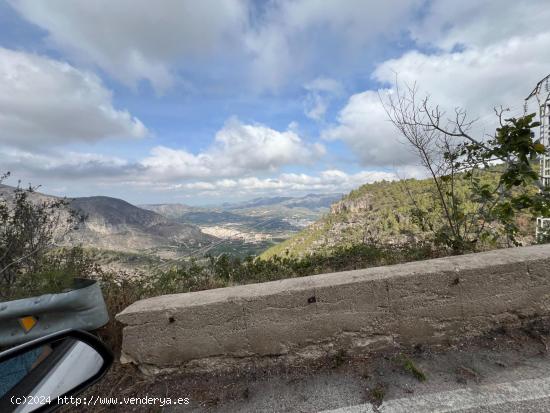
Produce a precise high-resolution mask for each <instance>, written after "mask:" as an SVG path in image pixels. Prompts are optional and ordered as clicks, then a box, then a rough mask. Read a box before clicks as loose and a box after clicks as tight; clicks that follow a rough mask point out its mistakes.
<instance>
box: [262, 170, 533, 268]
mask: <svg viewBox="0 0 550 413" xmlns="http://www.w3.org/2000/svg"><path fill="white" fill-rule="evenodd" d="M482 179H483V181H485V182H487V183H488V184H496V182H497V179H498V178H497V174H496V173H486V174H484V176H483V178H482ZM455 190H456V192H457V193H458V194H459V196H461V197H462V198H463V199H467V198H469V190H468V182H467V181H466V180H465V179H462V180H459V181H458V182H457V185H456V189H455ZM413 199H414V202H413ZM433 200H434V185H433V183H432V181H431V180H430V179H423V180H417V179H407V180H402V181H394V182H387V181H382V182H376V183H373V184H366V185H363V186H361V187H359V188H358V189H356V190H353V191H351V192H350V193H349V195H348V196H346V197H344V199H343V200H342V201H340V202H338V203H336V204H335V205H334V206H333V208H332V211H331V212H330V213H329V214H326V215H325V216H323V217H322V218H321V219H320V220H319V221H318V222H316V223H315V224H313V225H311V226H310V227H308V228H306V229H305V230H303V231H301V232H300V233H298V234H296V235H294V236H293V237H291V238H289V239H288V240H286V241H284V242H282V243H281V244H278V245H276V246H274V247H272V248H270V249H268V250H267V251H265V252H264V253H263V254H262V255H261V258H263V259H268V258H271V257H273V256H294V257H302V256H305V255H308V254H310V253H312V252H314V251H315V252H317V253H320V252H324V253H327V254H331V253H332V250H333V249H334V248H338V247H339V246H344V247H348V248H349V247H352V246H354V245H361V244H371V243H373V244H390V245H394V244H398V245H401V244H407V243H410V242H412V243H418V242H424V241H428V240H429V238H430V235H431V234H430V233H429V231H428V230H427V229H426V227H425V226H423V225H422V223H421V222H419V220H418V218H417V217H416V216H415V214H414V211H415V208H416V209H417V210H419V211H425V213H424V215H423V219H424V221H425V222H427V221H432V222H435V223H436V225H437V224H441V222H442V218H441V214H440V210H439V208H437V205H434V201H433ZM476 208H477V205H476V203H475V202H473V201H466V202H465V209H466V210H467V211H468V212H473V211H475V210H476ZM520 222H521V225H522V228H521V231H522V232H521V234H522V235H524V236H525V237H526V236H527V235H528V233H529V231H532V225H534V224H533V223H532V222H531V220H530V219H529V218H524V219H523V220H521V221H520ZM494 246H496V245H494Z"/></svg>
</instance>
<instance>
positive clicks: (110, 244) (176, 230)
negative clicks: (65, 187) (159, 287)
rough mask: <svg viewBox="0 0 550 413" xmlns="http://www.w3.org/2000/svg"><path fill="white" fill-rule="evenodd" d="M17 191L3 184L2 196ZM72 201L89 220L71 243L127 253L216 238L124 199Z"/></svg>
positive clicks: (187, 246) (181, 247)
mask: <svg viewBox="0 0 550 413" xmlns="http://www.w3.org/2000/svg"><path fill="white" fill-rule="evenodd" d="M13 190H14V188H12V187H9V186H5V185H2V186H1V188H0V197H2V198H4V199H8V200H9V199H11V198H12V197H13ZM54 198H55V197H53V196H50V195H45V194H41V193H38V192H35V193H33V194H31V199H32V200H35V201H44V200H48V199H54ZM68 201H69V207H70V208H71V209H73V210H75V211H77V212H78V213H79V214H80V215H82V216H84V217H85V220H84V222H83V223H82V224H81V225H79V228H78V229H77V230H75V231H72V232H71V233H69V235H67V237H66V239H65V240H64V243H65V244H67V245H76V244H82V245H84V246H86V247H94V248H100V249H108V250H113V251H124V252H135V251H143V250H151V249H153V250H155V251H160V250H163V249H166V250H177V251H179V252H183V253H185V252H187V251H192V250H195V249H197V248H200V247H201V246H204V245H207V244H209V243H212V242H214V241H215V240H216V238H215V237H212V236H210V235H207V234H205V233H203V232H202V231H201V230H200V228H198V227H197V226H195V225H192V224H186V223H181V222H176V221H173V220H171V219H168V218H166V217H164V216H162V215H160V214H157V213H156V212H153V211H148V210H145V209H142V208H138V207H136V206H135V205H132V204H130V203H128V202H126V201H123V200H121V199H117V198H110V197H106V196H93V197H85V198H72V199H68Z"/></svg>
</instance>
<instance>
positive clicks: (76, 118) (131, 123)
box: [0, 48, 148, 146]
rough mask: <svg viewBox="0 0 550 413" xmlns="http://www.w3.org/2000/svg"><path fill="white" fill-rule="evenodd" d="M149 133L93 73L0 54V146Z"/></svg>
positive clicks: (30, 56) (45, 60)
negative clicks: (117, 104) (116, 105)
mask: <svg viewBox="0 0 550 413" xmlns="http://www.w3.org/2000/svg"><path fill="white" fill-rule="evenodd" d="M147 134H148V131H147V128H146V127H145V126H144V125H143V124H142V123H141V122H140V121H139V119H137V118H135V117H133V116H132V115H131V114H130V113H128V112H127V111H123V110H117V109H115V108H114V107H113V104H112V95H111V92H110V91H109V90H108V89H106V88H105V87H104V86H103V84H102V82H101V80H100V79H99V78H98V77H97V76H95V75H94V74H92V73H89V72H83V71H80V70H78V69H76V68H74V67H73V66H71V65H69V64H67V63H62V62H59V61H56V60H53V59H50V58H46V57H41V56H38V55H34V54H29V53H24V52H18V51H13V50H9V49H4V48H0V143H8V144H11V145H16V146H29V145H45V144H47V145H51V144H61V143H66V142H70V141H86V142H89V141H95V140H99V139H103V138H109V137H134V138H138V137H144V136H146V135H147Z"/></svg>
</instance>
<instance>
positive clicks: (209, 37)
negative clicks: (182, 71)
mask: <svg viewBox="0 0 550 413" xmlns="http://www.w3.org/2000/svg"><path fill="white" fill-rule="evenodd" d="M10 3H11V4H12V5H13V6H14V7H15V8H16V9H17V10H18V11H19V13H20V14H21V15H22V16H24V17H25V18H26V19H27V20H29V21H31V22H32V23H35V24H36V25H38V26H40V27H42V28H44V29H46V30H47V31H48V33H49V37H48V41H49V42H50V44H52V45H55V46H56V47H58V48H60V49H62V50H64V51H67V52H69V53H70V54H72V55H73V56H74V57H75V58H77V59H80V60H83V61H89V62H92V63H94V64H96V65H98V66H99V67H101V68H102V69H104V70H106V71H107V72H109V73H110V74H111V75H112V76H113V77H114V78H116V79H118V80H119V81H122V82H124V83H127V84H129V85H135V84H136V82H138V81H140V80H141V79H145V80H149V81H150V82H151V83H152V84H153V85H154V87H155V88H156V89H157V90H158V91H163V90H165V89H166V88H167V87H169V86H171V85H172V84H173V82H174V74H173V71H172V64H174V63H176V62H178V61H181V60H185V61H187V60H190V59H201V58H204V57H209V56H212V55H214V54H216V53H220V52H223V51H224V50H225V47H226V46H227V44H235V43H237V38H238V33H240V32H241V31H242V26H243V25H244V24H245V23H246V18H247V2H243V1H240V0H227V1H217V0H201V1H193V0H184V1H182V0H165V1H163V2H162V3H159V4H156V3H152V2H150V1H147V0H117V1H109V0H94V1H73V0H50V1H48V2H36V1H32V0H13V1H10Z"/></svg>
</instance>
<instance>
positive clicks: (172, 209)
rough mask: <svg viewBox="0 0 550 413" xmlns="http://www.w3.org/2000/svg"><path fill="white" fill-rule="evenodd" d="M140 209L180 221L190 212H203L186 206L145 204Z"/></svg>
mask: <svg viewBox="0 0 550 413" xmlns="http://www.w3.org/2000/svg"><path fill="white" fill-rule="evenodd" d="M138 207H139V208H142V209H146V210H148V211H153V212H156V213H157V214H160V215H162V216H164V217H166V218H169V219H178V218H181V217H182V216H183V215H184V214H186V213H188V212H194V211H200V210H201V208H196V207H192V206H189V205H185V204H145V205H138Z"/></svg>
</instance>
